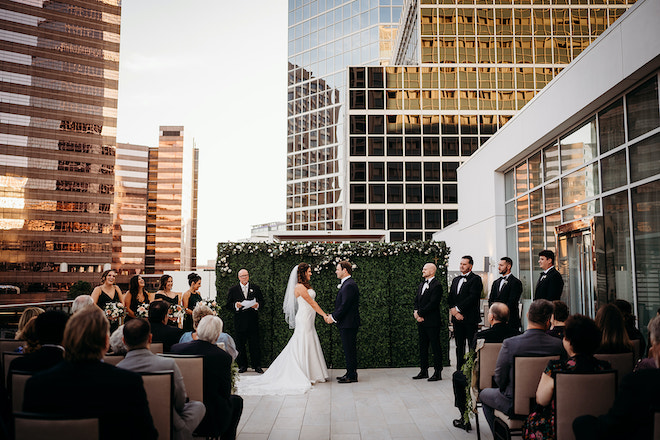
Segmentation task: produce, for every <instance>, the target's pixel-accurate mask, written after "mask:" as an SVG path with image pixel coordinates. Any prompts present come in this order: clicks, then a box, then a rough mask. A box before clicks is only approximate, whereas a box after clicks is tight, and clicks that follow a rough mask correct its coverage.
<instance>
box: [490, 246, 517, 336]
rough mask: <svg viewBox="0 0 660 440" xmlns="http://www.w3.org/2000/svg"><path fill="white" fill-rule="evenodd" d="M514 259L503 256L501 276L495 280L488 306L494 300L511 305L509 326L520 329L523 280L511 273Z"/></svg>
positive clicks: (500, 265) (500, 268)
mask: <svg viewBox="0 0 660 440" xmlns="http://www.w3.org/2000/svg"><path fill="white" fill-rule="evenodd" d="M512 266H513V260H511V258H509V257H502V258H501V259H500V262H499V264H498V265H497V270H498V271H499V273H500V275H501V276H500V277H499V278H498V279H496V280H495V281H493V285H492V286H491V288H490V296H489V297H488V306H489V307H490V306H492V305H493V303H494V302H501V303H504V304H506V305H507V306H508V307H509V326H511V327H512V328H514V329H516V330H520V315H519V313H518V304H519V303H520V295H522V282H520V280H519V279H518V278H516V277H515V276H513V274H512V273H511V267H512Z"/></svg>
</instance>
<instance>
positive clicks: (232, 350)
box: [179, 304, 238, 360]
mask: <svg viewBox="0 0 660 440" xmlns="http://www.w3.org/2000/svg"><path fill="white" fill-rule="evenodd" d="M208 315H215V312H214V311H213V310H211V308H210V307H209V306H206V305H204V304H197V305H196V306H195V308H194V309H193V314H192V325H193V331H191V332H185V333H184V334H183V335H182V336H181V339H179V342H181V343H183V342H190V341H195V340H197V326H198V325H199V321H201V320H202V318H203V317H205V316H208ZM216 343H217V344H218V346H219V347H220V348H223V346H222V345H220V344H224V348H223V349H224V350H225V351H226V352H227V353H229V354H230V355H231V358H232V360H236V357H237V356H238V351H237V350H236V343H235V342H234V338H232V337H231V336H229V335H228V334H227V333H225V332H222V333H220V337H219V338H218V340H217V342H216Z"/></svg>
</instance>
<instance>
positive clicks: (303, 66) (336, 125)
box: [287, 0, 403, 230]
mask: <svg viewBox="0 0 660 440" xmlns="http://www.w3.org/2000/svg"><path fill="white" fill-rule="evenodd" d="M402 4H403V0H353V1H346V0H289V16H288V23H289V24H288V118H287V228H288V229H290V230H341V229H342V228H343V227H345V225H344V223H343V219H344V215H345V212H344V211H343V207H344V206H345V203H346V202H347V199H346V194H344V191H343V190H344V185H343V183H342V181H343V179H344V176H345V171H344V170H343V169H342V167H341V166H340V159H341V157H342V155H343V154H345V152H344V151H343V148H344V144H345V136H344V131H345V127H344V120H345V111H346V102H345V101H346V86H347V76H346V67H347V66H349V65H381V64H387V63H388V62H389V60H390V58H391V54H392V48H393V46H394V42H395V39H396V33H397V23H398V22H399V17H400V15H401V7H402Z"/></svg>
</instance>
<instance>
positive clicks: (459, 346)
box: [449, 255, 483, 370]
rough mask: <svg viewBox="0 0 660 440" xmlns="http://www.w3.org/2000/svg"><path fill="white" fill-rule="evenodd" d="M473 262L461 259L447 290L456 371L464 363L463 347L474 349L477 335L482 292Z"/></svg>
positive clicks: (464, 258)
mask: <svg viewBox="0 0 660 440" xmlns="http://www.w3.org/2000/svg"><path fill="white" fill-rule="evenodd" d="M473 264H474V261H473V260H472V257H471V256H469V255H465V256H464V257H462V258H461V263H460V265H459V269H460V271H461V275H460V276H457V277H455V278H454V279H453V280H452V282H451V288H450V289H449V313H451V316H452V318H451V322H452V324H453V326H454V339H455V340H456V364H457V367H456V369H458V370H460V369H461V366H463V363H464V362H465V359H464V356H465V345H466V344H469V345H470V349H474V346H473V345H472V341H473V339H474V334H475V333H477V328H478V326H479V321H481V313H480V312H479V299H480V298H481V291H482V290H483V283H482V281H481V277H480V276H478V275H477V274H474V273H472V265H473Z"/></svg>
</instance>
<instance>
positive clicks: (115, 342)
mask: <svg viewBox="0 0 660 440" xmlns="http://www.w3.org/2000/svg"><path fill="white" fill-rule="evenodd" d="M127 352H128V347H126V345H125V344H124V326H123V325H120V326H119V327H117V330H115V331H114V332H112V334H111V335H110V351H109V352H108V353H109V354H111V355H112V356H124V355H125V354H126V353H127Z"/></svg>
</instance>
